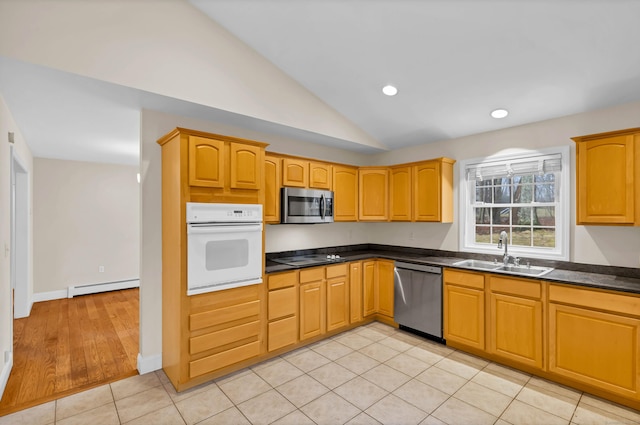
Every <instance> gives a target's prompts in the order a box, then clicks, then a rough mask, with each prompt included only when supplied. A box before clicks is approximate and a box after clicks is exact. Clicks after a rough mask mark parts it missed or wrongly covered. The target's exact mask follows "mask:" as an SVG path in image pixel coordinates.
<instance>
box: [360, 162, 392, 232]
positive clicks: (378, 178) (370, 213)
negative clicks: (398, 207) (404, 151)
mask: <svg viewBox="0 0 640 425" xmlns="http://www.w3.org/2000/svg"><path fill="white" fill-rule="evenodd" d="M358 179H359V185H358V186H359V187H358V189H359V203H358V207H359V210H358V211H359V219H360V221H386V220H388V219H389V189H388V188H389V169H388V168H387V167H382V168H379V167H376V168H366V167H365V168H360V169H359V170H358Z"/></svg>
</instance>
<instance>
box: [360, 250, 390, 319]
mask: <svg viewBox="0 0 640 425" xmlns="http://www.w3.org/2000/svg"><path fill="white" fill-rule="evenodd" d="M393 268H394V263H393V261H389V260H371V261H365V262H363V264H362V270H363V271H362V302H363V316H364V317H367V316H371V315H372V314H376V313H378V314H382V315H384V316H387V317H389V318H393Z"/></svg>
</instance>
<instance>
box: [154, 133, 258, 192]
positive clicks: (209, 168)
mask: <svg viewBox="0 0 640 425" xmlns="http://www.w3.org/2000/svg"><path fill="white" fill-rule="evenodd" d="M158 143H159V144H160V145H161V146H162V154H163V160H162V161H163V170H164V169H165V168H166V169H167V170H170V172H167V173H166V176H165V177H163V179H171V180H172V181H176V182H177V181H180V184H181V185H184V186H183V189H182V190H183V193H182V195H181V196H182V197H184V200H185V201H186V202H221V203H238V204H249V203H263V202H264V191H263V190H262V189H263V186H264V172H265V167H264V148H265V146H267V144H266V143H260V142H256V141H253V140H245V139H239V138H236V137H229V136H223V135H220V134H212V133H205V132H202V131H197V130H189V129H185V128H176V129H175V130H173V131H172V132H170V133H168V134H167V135H165V136H164V137H162V138H161V139H160V140H158ZM183 173H184V174H183ZM163 181H164V180H163ZM167 182H168V180H167ZM187 187H188V190H185V189H186V188H187Z"/></svg>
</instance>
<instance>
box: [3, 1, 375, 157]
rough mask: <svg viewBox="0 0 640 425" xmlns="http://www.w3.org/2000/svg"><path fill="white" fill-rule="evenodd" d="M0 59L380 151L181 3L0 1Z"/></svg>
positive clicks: (279, 71) (271, 65)
mask: <svg viewBox="0 0 640 425" xmlns="http://www.w3.org/2000/svg"><path fill="white" fill-rule="evenodd" d="M0 55H4V56H8V57H11V58H14V59H18V60H22V61H25V62H31V63H35V64H39V65H43V66H47V67H50V68H55V69H60V70H64V71H68V72H71V73H74V74H79V75H84V76H87V77H92V78H96V79H99V80H103V81H109V82H112V83H116V84H120V85H123V86H127V87H133V88H136V89H141V90H145V91H148V92H151V93H157V94H161V95H166V96H169V97H174V98H177V99H182V100H186V101H190V102H194V103H197V104H201V105H206V106H211V107H214V108H217V109H222V110H225V111H229V112H234V113H239V114H241V115H246V116H250V117H254V118H259V119H262V120H265V121H270V122H273V123H278V124H283V125H286V126H289V127H293V128H298V129H303V130H307V131H309V132H312V133H318V134H323V135H327V136H331V137H334V138H338V139H343V140H349V141H352V142H354V143H359V144H362V145H365V146H374V147H378V148H384V147H383V146H382V145H381V144H380V143H379V142H378V141H376V140H375V139H373V138H372V137H370V136H369V135H368V134H366V133H365V132H364V131H362V130H361V129H360V128H358V127H356V126H355V125H354V124H353V123H351V122H350V121H349V120H347V119H346V118H345V117H343V116H342V115H340V114H339V113H338V112H337V111H335V110H334V109H333V108H331V107H329V106H328V105H327V104H325V103H324V102H323V101H321V100H320V99H319V98H318V97H316V96H315V95H313V94H311V93H310V92H309V91H308V90H307V89H306V88H304V87H303V86H302V85H300V84H299V83H297V82H296V81H294V80H292V79H291V78H290V77H289V76H288V75H286V74H285V73H284V72H282V71H281V70H280V69H279V68H277V67H276V66H274V65H273V64H272V63H270V62H269V61H267V60H266V59H265V58H264V57H262V56H261V55H259V54H258V53H256V52H255V51H254V50H253V49H251V48H249V47H248V46H247V45H246V44H244V43H243V42H241V41H240V40H239V39H237V38H236V37H234V36H232V35H231V34H230V33H229V32H228V31H226V30H225V29H224V28H223V27H222V26H220V25H218V24H216V23H215V22H213V21H212V20H211V19H210V18H209V17H207V16H206V15H204V14H203V13H202V12H200V11H199V10H198V9H196V8H195V7H193V6H192V5H191V4H189V3H188V2H187V1H146V0H142V1H140V0H110V1H88V2H83V1H77V0H56V1H52V0H29V1H0Z"/></svg>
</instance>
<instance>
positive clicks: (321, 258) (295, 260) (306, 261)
mask: <svg viewBox="0 0 640 425" xmlns="http://www.w3.org/2000/svg"><path fill="white" fill-rule="evenodd" d="M339 259H340V258H339V257H338V258H327V255H326V254H310V255H294V256H292V257H280V258H274V259H273V260H272V261H274V262H276V263H280V264H286V265H288V266H309V265H312V264H323V263H330V262H333V261H336V260H339Z"/></svg>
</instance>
